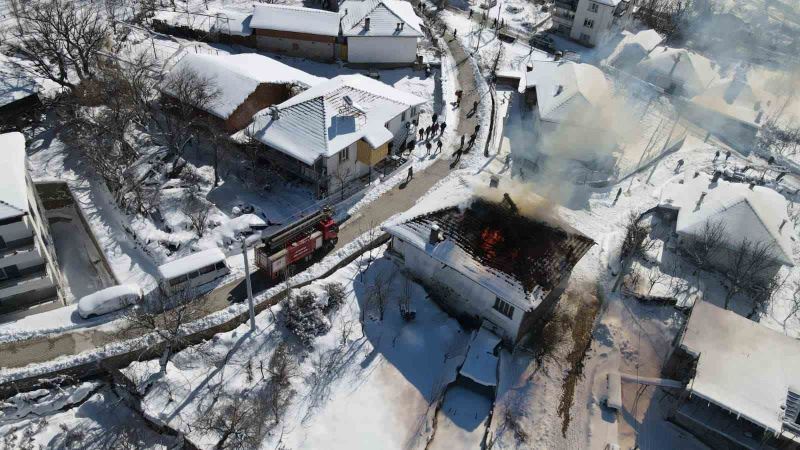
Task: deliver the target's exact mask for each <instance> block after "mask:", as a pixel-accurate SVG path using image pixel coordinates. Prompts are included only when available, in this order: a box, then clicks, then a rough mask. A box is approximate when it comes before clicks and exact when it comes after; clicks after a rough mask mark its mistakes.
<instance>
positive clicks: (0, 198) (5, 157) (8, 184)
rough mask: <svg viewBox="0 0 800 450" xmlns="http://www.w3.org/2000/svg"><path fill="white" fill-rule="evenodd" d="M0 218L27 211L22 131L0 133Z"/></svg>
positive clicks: (26, 184) (22, 213)
mask: <svg viewBox="0 0 800 450" xmlns="http://www.w3.org/2000/svg"><path fill="white" fill-rule="evenodd" d="M0 166H2V167H3V176H2V177H0V220H2V219H9V218H12V217H17V216H21V215H24V214H26V213H27V212H28V183H27V181H26V176H27V175H26V171H27V168H26V166H25V137H24V136H23V135H22V133H18V132H13V133H5V134H0Z"/></svg>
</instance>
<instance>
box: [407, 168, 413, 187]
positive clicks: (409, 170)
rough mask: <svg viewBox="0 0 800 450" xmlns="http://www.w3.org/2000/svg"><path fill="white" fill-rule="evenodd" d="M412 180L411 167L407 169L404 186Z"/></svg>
mask: <svg viewBox="0 0 800 450" xmlns="http://www.w3.org/2000/svg"><path fill="white" fill-rule="evenodd" d="M412 178H414V168H413V167H409V168H408V177H406V184H408V183H409V182H410V181H411V179H412Z"/></svg>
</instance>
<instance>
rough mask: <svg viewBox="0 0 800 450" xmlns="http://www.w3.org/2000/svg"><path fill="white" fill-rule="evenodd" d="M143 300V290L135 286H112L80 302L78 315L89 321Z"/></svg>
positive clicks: (83, 298)
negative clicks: (91, 318)
mask: <svg viewBox="0 0 800 450" xmlns="http://www.w3.org/2000/svg"><path fill="white" fill-rule="evenodd" d="M141 299H142V289H141V288H140V287H139V286H136V285H135V284H121V285H119V286H111V287H109V288H105V289H101V290H99V291H97V292H95V293H92V294H89V295H87V296H85V297H82V298H81V299H80V300H78V314H80V316H81V317H83V318H84V319H88V318H89V317H92V316H99V315H102V314H107V313H110V312H111V311H116V310H118V309H122V308H124V307H126V306H129V305H133V304H135V303H138V302H139V301H140V300H141Z"/></svg>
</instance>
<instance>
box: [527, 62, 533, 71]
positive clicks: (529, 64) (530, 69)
mask: <svg viewBox="0 0 800 450" xmlns="http://www.w3.org/2000/svg"><path fill="white" fill-rule="evenodd" d="M525 72H533V64H531V63H528V65H526V66H525Z"/></svg>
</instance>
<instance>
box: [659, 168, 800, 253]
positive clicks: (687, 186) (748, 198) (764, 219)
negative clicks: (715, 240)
mask: <svg viewBox="0 0 800 450" xmlns="http://www.w3.org/2000/svg"><path fill="white" fill-rule="evenodd" d="M703 192H705V193H706V196H705V197H704V198H703V201H702V202H701V203H700V207H699V208H698V207H697V202H698V201H699V200H700V196H701V194H702V193H703ZM662 204H664V205H666V206H669V207H672V208H678V209H679V211H678V221H677V224H676V226H675V231H676V232H678V233H679V234H682V235H700V234H702V233H703V229H704V227H705V224H706V222H709V221H711V222H712V223H714V222H721V223H722V224H723V225H724V230H725V236H724V238H725V241H726V242H727V244H728V246H729V247H731V248H735V247H736V246H738V245H739V244H740V243H741V242H742V241H743V240H744V239H747V240H749V241H751V242H763V243H767V244H773V245H772V247H771V249H770V250H771V252H772V256H773V257H774V258H775V260H777V261H780V262H781V263H782V264H786V265H790V266H791V265H794V261H793V259H792V243H791V233H792V232H793V230H794V227H793V226H792V222H791V221H789V217H788V216H787V214H786V199H784V198H783V196H782V195H780V194H779V193H777V192H775V191H774V190H772V189H769V188H766V187H762V186H755V187H753V189H749V187H748V185H747V184H743V183H730V182H727V181H725V180H722V179H720V180H718V181H717V183H716V184H712V183H711V180H710V179H709V177H708V176H707V175H699V176H697V177H696V178H693V179H691V180H688V181H686V182H685V183H684V184H677V183H676V184H672V185H668V186H667V187H665V188H664V191H663V194H662ZM784 220H786V221H787V222H786V225H784V226H783V228H781V223H782V222H783V221H784Z"/></svg>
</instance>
